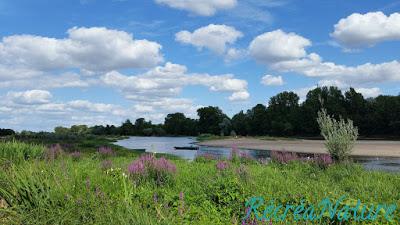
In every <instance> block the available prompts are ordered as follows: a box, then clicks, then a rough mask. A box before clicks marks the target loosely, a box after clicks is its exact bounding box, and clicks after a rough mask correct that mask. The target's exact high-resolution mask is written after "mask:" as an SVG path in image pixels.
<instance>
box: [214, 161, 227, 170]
mask: <svg viewBox="0 0 400 225" xmlns="http://www.w3.org/2000/svg"><path fill="white" fill-rule="evenodd" d="M216 167H217V170H219V171H224V170H226V169H227V168H228V167H229V164H228V162H225V161H218V162H217V164H216Z"/></svg>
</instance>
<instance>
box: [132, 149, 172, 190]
mask: <svg viewBox="0 0 400 225" xmlns="http://www.w3.org/2000/svg"><path fill="white" fill-rule="evenodd" d="M175 172H176V166H175V165H174V164H173V163H172V162H170V161H169V160H167V159H165V158H164V157H162V158H160V159H157V158H155V157H154V155H152V154H144V155H141V156H140V157H139V158H138V159H136V160H135V161H133V162H132V163H131V164H130V165H129V166H128V173H129V175H130V176H131V177H132V178H133V179H134V180H135V181H140V180H153V181H155V182H156V183H157V184H158V185H161V184H164V183H165V182H167V181H168V180H169V179H170V177H171V176H172V175H173V174H175Z"/></svg>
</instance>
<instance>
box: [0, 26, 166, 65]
mask: <svg viewBox="0 0 400 225" xmlns="http://www.w3.org/2000/svg"><path fill="white" fill-rule="evenodd" d="M67 33H68V37H67V38H64V39H56V38H49V37H41V36H34V35H13V36H7V37H4V38H3V39H2V41H1V42H0V65H9V66H12V67H16V68H26V69H31V70H41V71H43V70H55V69H69V68H78V69H84V70H88V71H106V70H113V69H124V68H143V67H153V66H155V65H157V64H158V63H160V62H162V61H163V56H162V55H161V53H160V50H161V45H160V44H158V43H156V42H151V41H148V40H135V39H133V36H132V34H129V33H127V32H124V31H118V30H112V29H107V28H104V27H91V28H85V27H74V28H71V29H69V30H68V32H67Z"/></svg>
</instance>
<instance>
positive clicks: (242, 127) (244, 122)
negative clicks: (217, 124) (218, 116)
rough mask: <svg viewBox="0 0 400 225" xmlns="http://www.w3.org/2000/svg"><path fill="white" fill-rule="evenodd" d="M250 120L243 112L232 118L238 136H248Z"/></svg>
mask: <svg viewBox="0 0 400 225" xmlns="http://www.w3.org/2000/svg"><path fill="white" fill-rule="evenodd" d="M249 126H250V125H249V119H248V117H247V115H246V114H245V113H244V112H243V110H242V111H240V112H239V113H238V114H236V115H234V116H233V117H232V129H233V130H234V131H235V132H236V134H239V135H242V136H246V135H247V134H248V133H249V132H248V131H249Z"/></svg>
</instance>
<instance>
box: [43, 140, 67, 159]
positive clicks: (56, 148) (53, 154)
mask: <svg viewBox="0 0 400 225" xmlns="http://www.w3.org/2000/svg"><path fill="white" fill-rule="evenodd" d="M63 154H64V150H63V149H62V147H61V145H60V144H53V145H51V146H50V147H47V148H46V150H45V151H44V158H45V159H46V160H48V161H54V160H56V159H58V158H59V157H61V156H62V155H63Z"/></svg>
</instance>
